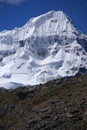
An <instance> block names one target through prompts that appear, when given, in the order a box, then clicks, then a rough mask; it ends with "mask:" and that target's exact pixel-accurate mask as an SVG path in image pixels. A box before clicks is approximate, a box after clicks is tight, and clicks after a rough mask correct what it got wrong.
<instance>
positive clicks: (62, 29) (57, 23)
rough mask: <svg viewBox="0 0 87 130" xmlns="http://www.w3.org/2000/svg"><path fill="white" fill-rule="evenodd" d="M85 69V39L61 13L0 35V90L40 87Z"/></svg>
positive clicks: (42, 16)
mask: <svg viewBox="0 0 87 130" xmlns="http://www.w3.org/2000/svg"><path fill="white" fill-rule="evenodd" d="M82 68H84V69H85V70H86V69H87V36H86V35H84V34H83V33H81V32H80V31H79V30H78V29H77V28H76V27H75V25H74V24H73V22H72V20H71V19H70V18H69V17H68V16H67V15H66V14H64V13H63V12H62V11H57V12H55V11H50V12H48V13H46V14H43V15H41V16H38V17H35V18H32V19H30V20H29V21H28V22H27V23H26V24H25V25H24V26H23V27H21V28H15V29H14V30H11V31H2V32H0V87H5V88H16V87H19V86H21V85H37V84H43V83H45V82H47V81H49V80H52V79H57V78H61V77H66V76H74V75H76V74H78V73H79V71H80V70H81V69H82Z"/></svg>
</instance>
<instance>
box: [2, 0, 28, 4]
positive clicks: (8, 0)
mask: <svg viewBox="0 0 87 130" xmlns="http://www.w3.org/2000/svg"><path fill="white" fill-rule="evenodd" d="M26 1H28V0H0V2H1V3H7V4H14V5H16V4H20V3H22V2H26Z"/></svg>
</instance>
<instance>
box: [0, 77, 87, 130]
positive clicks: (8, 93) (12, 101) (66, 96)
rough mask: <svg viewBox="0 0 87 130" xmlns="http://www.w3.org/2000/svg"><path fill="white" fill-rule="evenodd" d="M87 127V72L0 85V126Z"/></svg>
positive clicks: (13, 129)
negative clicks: (8, 86)
mask: <svg viewBox="0 0 87 130" xmlns="http://www.w3.org/2000/svg"><path fill="white" fill-rule="evenodd" d="M59 129H60V130H87V75H83V76H80V77H73V78H69V79H68V78H64V79H61V80H54V81H50V82H48V83H46V84H44V85H39V86H36V87H35V86H34V88H30V87H28V86H27V87H24V88H17V89H15V90H5V89H0V130H59Z"/></svg>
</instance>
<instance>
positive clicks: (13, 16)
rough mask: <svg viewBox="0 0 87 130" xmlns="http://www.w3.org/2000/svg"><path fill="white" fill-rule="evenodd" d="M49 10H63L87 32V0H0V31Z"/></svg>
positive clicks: (21, 23) (19, 24) (21, 24)
mask: <svg viewBox="0 0 87 130" xmlns="http://www.w3.org/2000/svg"><path fill="white" fill-rule="evenodd" d="M50 10H56V11H57V10H62V11H64V12H65V13H66V14H67V15H68V16H69V17H70V18H71V19H72V20H73V21H74V23H75V25H76V26H77V27H78V28H79V30H81V31H82V32H83V33H85V34H87V0H0V31H2V30H5V29H6V30H7V29H13V28H14V27H21V26H23V25H24V24H25V23H26V22H27V21H28V20H29V18H32V17H35V16H38V15H40V14H43V13H46V12H48V11H50Z"/></svg>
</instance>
